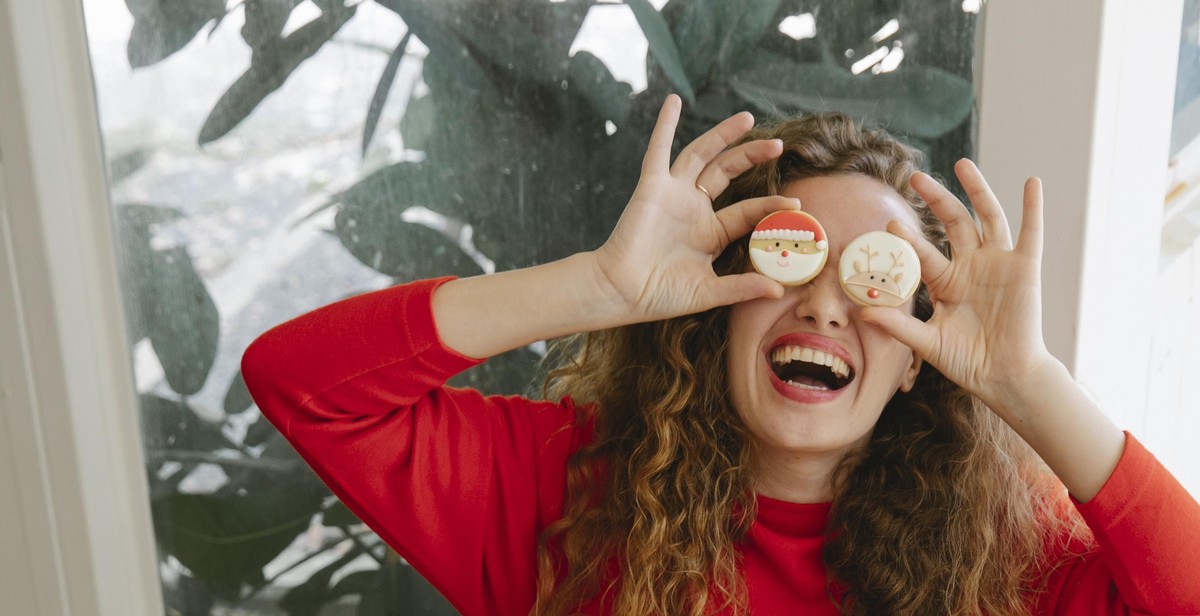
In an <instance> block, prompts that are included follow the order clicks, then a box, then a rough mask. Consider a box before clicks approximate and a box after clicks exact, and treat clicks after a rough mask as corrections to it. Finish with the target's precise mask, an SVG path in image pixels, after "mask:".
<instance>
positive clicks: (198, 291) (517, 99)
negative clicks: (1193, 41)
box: [84, 0, 980, 614]
mask: <svg viewBox="0 0 1200 616" xmlns="http://www.w3.org/2000/svg"><path fill="white" fill-rule="evenodd" d="M84 7H85V13H86V19H87V30H88V36H89V45H90V49H91V53H92V59H93V67H94V71H95V79H96V85H97V95H98V98H99V101H100V111H101V122H102V126H103V133H104V141H105V147H106V151H107V155H108V158H109V161H110V166H111V190H112V201H113V203H114V204H115V208H116V211H115V218H116V219H117V220H118V221H119V236H118V238H117V242H116V243H117V244H118V246H119V247H120V251H121V257H122V281H123V287H124V293H125V305H126V308H127V311H126V312H127V313H128V314H129V318H130V323H129V331H130V332H131V339H130V340H129V347H130V353H131V358H132V359H131V361H132V362H133V365H134V367H135V372H136V376H137V387H138V392H139V395H140V402H141V416H142V418H143V441H144V442H145V445H146V452H145V454H146V460H147V468H146V475H147V480H148V486H149V490H150V496H151V500H152V508H153V517H154V521H155V530H156V534H157V538H158V545H159V548H160V554H161V556H162V562H161V573H162V584H163V588H164V593H165V596H166V601H167V608H168V611H169V612H170V613H178V614H197V613H212V614H232V613H239V614H242V613H262V614H276V613H285V612H286V613H290V614H298V613H316V612H315V610H316V609H317V607H318V606H322V605H326V606H328V607H327V611H325V612H322V613H349V611H350V610H352V609H355V608H354V606H358V607H357V608H356V609H357V610H358V613H360V614H376V613H378V614H388V613H393V612H394V611H395V609H396V608H397V607H398V606H400V605H402V606H405V608H406V609H408V610H409V612H407V613H427V614H442V613H452V610H451V608H450V607H449V606H448V605H446V604H445V602H444V601H443V600H441V599H440V598H438V597H437V596H436V595H435V593H433V591H432V590H431V589H430V588H429V587H428V586H427V585H424V583H423V582H422V581H421V580H420V579H419V577H418V576H416V575H415V574H413V572H412V570H411V569H410V568H408V567H407V565H405V564H404V563H403V562H402V561H401V560H400V559H398V558H397V557H396V556H395V554H394V553H391V552H390V551H389V550H388V549H387V548H386V546H384V545H382V544H381V543H380V541H379V540H378V539H377V538H376V537H375V536H374V535H373V534H371V533H370V532H369V530H367V529H366V528H365V527H364V526H362V525H361V524H360V523H359V522H358V520H356V519H355V518H354V517H353V516H352V515H351V514H350V513H349V512H348V511H347V510H346V509H345V508H344V507H342V506H341V505H340V504H339V503H338V502H337V501H336V499H334V498H333V497H332V496H330V495H329V493H328V491H327V490H326V489H325V488H324V487H323V486H322V485H321V484H320V482H319V481H318V480H317V479H316V477H315V476H314V475H313V474H312V473H311V472H310V471H308V470H307V467H306V466H305V465H304V463H303V462H302V461H301V460H300V459H299V458H298V457H297V456H296V454H295V453H294V452H292V451H291V449H290V448H289V447H288V445H287V444H286V442H284V441H283V440H282V439H281V437H280V436H279V435H278V434H277V433H276V432H275V430H274V429H273V428H272V427H271V426H269V425H268V424H267V423H266V422H265V421H262V420H261V419H260V417H259V415H258V413H257V411H256V409H255V408H254V407H253V405H252V402H251V400H250V399H249V397H248V395H247V393H246V391H245V387H244V385H243V384H242V382H241V379H240V377H239V375H238V359H239V358H240V356H241V353H242V350H243V349H244V348H245V347H246V345H247V344H248V343H249V342H250V341H251V340H252V339H253V338H254V337H255V336H256V335H257V334H258V333H260V332H262V331H263V330H265V329H266V328H268V327H270V326H271V325H273V324H275V323H278V322H280V321H282V320H284V319H286V318H289V317H291V316H294V315H296V314H299V313H302V312H304V311H307V310H310V309H312V308H315V307H317V306H319V305H322V304H325V303H328V302H331V301H334V300H336V299H339V298H342V297H346V296H350V295H354V294H358V293H362V292H365V291H368V290H373V289H376V288H380V287H382V286H385V285H390V284H395V283H399V282H403V281H406V280H412V279H415V278H419V277H427V276H433V275H442V274H457V275H460V276H466V275H472V274H478V273H481V272H490V271H494V270H497V269H501V270H502V269H510V268H516V267H523V266H527V265H531V264H534V263H541V262H546V261H550V260H553V259H557V258H561V257H564V256H566V255H569V254H572V253H574V252H577V251H579V250H584V249H590V248H593V247H595V246H597V245H599V244H600V243H601V242H602V241H603V239H604V238H605V237H607V234H608V232H609V230H610V229H611V228H612V226H613V224H614V223H615V221H616V219H617V217H618V216H619V214H620V212H621V208H622V207H623V205H624V203H625V200H626V198H627V196H628V194H629V193H630V192H631V190H632V187H633V185H634V183H635V182H636V178H637V169H638V166H639V164H640V160H641V154H642V151H643V148H644V146H645V142H646V140H647V138H648V136H649V130H650V126H651V124H652V122H653V118H654V117H655V112H656V110H657V108H658V105H659V104H660V102H661V101H662V99H663V97H664V96H665V95H666V93H667V92H670V91H674V92H678V93H680V94H681V95H682V96H683V97H684V98H685V100H686V102H685V117H684V119H683V122H682V123H681V128H680V131H679V136H680V143H686V142H687V141H690V140H691V139H692V138H694V137H695V136H697V135H698V134H700V132H702V131H703V130H705V129H706V128H708V127H709V126H711V125H712V124H714V123H715V122H717V121H719V120H720V119H722V118H724V117H726V116H728V115H730V114H732V113H733V112H736V111H738V110H741V109H744V108H750V109H751V110H753V111H755V113H756V115H758V117H760V118H765V117H770V116H772V115H775V114H791V113H797V112H813V111H833V110H840V111H845V112H848V113H850V114H852V115H855V116H858V117H860V118H862V119H863V120H864V121H867V122H870V123H875V124H881V125H883V126H885V127H887V128H888V129H889V130H891V131H892V132H894V133H896V134H898V135H900V136H902V137H903V138H905V139H906V140H908V141H909V142H910V143H911V144H913V145H914V146H916V147H919V148H921V149H922V150H924V151H925V152H926V153H927V154H928V161H929V165H930V167H931V170H932V171H934V172H935V173H939V174H941V175H943V176H946V177H950V176H951V175H952V174H951V173H950V167H951V165H952V163H953V161H954V160H957V159H958V158H959V157H961V156H965V155H970V154H972V153H973V150H974V114H973V109H974V96H973V93H974V86H973V79H974V78H973V66H974V62H975V46H974V41H975V25H976V18H977V13H978V11H979V8H980V7H979V3H978V2H969V1H966V2H963V3H961V4H959V3H954V2H952V3H941V4H939V5H938V6H937V7H931V6H930V5H929V4H928V3H922V2H917V1H916V0H904V1H901V2H888V3H884V2H876V1H865V0H855V1H852V2H847V1H845V0H820V1H817V0H801V1H789V2H781V1H779V0H776V1H774V2H771V1H766V2H757V3H754V4H753V5H745V6H742V5H735V4H731V3H727V2H721V1H718V0H695V1H693V2H671V3H665V4H664V3H662V2H659V3H657V5H651V4H649V3H647V2H644V1H640V0H639V1H630V2H629V3H627V4H620V3H611V2H583V1H581V0H565V1H561V2H532V1H531V2H526V3H520V4H518V3H494V2H486V1H483V0H478V1H472V2H458V3H436V2H425V3H421V2H403V1H400V0H376V1H362V2H345V3H343V2H342V1H341V0H304V1H300V0H245V1H241V2H226V0H194V1H191V2H175V1H171V0H145V1H140V2H126V3H122V2H119V1H118V0H85V1H84ZM540 352H541V348H540V347H538V346H536V345H535V346H533V347H530V348H528V349H521V350H518V351H514V352H512V353H509V354H507V355H505V356H502V357H498V358H495V359H493V360H492V361H490V362H488V363H487V364H485V365H484V366H482V367H480V368H478V369H476V370H473V371H471V372H468V373H466V374H464V375H462V376H461V377H460V380H459V384H462V385H469V386H473V387H477V388H480V389H483V390H486V391H490V392H509V393H520V392H524V391H527V388H528V385H529V382H530V380H531V378H532V377H533V375H534V366H535V362H536V360H537V359H538V356H539V353H540ZM339 610H341V611H339ZM422 610H423V611H422Z"/></svg>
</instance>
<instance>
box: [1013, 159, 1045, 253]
mask: <svg viewBox="0 0 1200 616" xmlns="http://www.w3.org/2000/svg"><path fill="white" fill-rule="evenodd" d="M1042 216H1043V209H1042V181H1041V180H1040V179H1038V178H1029V179H1028V180H1025V199H1024V208H1023V209H1022V212H1021V232H1020V235H1018V236H1017V252H1020V253H1022V254H1025V255H1028V256H1030V257H1033V258H1035V259H1039V260H1040V259H1041V258H1042V242H1043V238H1044V237H1045V231H1044V230H1043V227H1042V224H1043V223H1042Z"/></svg>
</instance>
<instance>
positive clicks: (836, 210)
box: [781, 174, 920, 252]
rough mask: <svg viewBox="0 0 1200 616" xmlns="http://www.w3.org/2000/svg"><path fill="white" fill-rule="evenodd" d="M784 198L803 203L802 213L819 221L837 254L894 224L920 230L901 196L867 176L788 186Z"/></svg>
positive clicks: (829, 177) (831, 177) (815, 179)
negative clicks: (894, 221) (893, 222)
mask: <svg viewBox="0 0 1200 616" xmlns="http://www.w3.org/2000/svg"><path fill="white" fill-rule="evenodd" d="M781 194H782V195H783V196H785V197H795V198H798V199H800V209H801V210H803V211H805V212H808V213H809V214H812V215H813V216H814V217H815V218H816V219H817V220H818V221H820V223H821V226H822V227H824V229H825V233H826V235H828V236H829V243H830V245H831V248H833V249H834V251H835V252H840V250H841V247H842V246H845V245H846V244H847V243H848V242H849V241H850V240H852V239H854V238H856V237H858V236H859V235H862V234H863V233H866V232H867V231H884V230H886V227H887V223H888V221H891V220H899V221H901V222H903V223H904V224H906V225H908V226H910V227H913V228H916V229H920V224H919V223H918V220H917V214H916V212H914V211H913V210H912V208H911V207H910V206H909V205H908V203H907V202H905V201H904V198H903V197H901V196H900V194H899V193H897V192H896V191H895V190H893V189H892V187H890V186H888V185H886V184H884V183H883V182H880V181H879V180H877V179H875V178H872V177H868V176H865V175H857V174H846V175H824V176H818V177H811V178H804V179H802V180H796V181H795V182H792V183H791V184H788V185H787V186H786V187H785V188H784V189H783V191H782V192H781Z"/></svg>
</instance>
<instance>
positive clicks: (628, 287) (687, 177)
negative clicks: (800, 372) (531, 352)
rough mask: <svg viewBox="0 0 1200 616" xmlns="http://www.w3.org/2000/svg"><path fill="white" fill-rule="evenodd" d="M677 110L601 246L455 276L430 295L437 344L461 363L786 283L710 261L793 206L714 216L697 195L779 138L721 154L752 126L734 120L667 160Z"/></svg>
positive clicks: (661, 125) (741, 208)
mask: <svg viewBox="0 0 1200 616" xmlns="http://www.w3.org/2000/svg"><path fill="white" fill-rule="evenodd" d="M680 105H681V102H680V100H679V97H677V96H675V95H671V96H669V97H668V98H667V100H666V102H665V103H664V104H663V108H662V111H661V112H660V113H659V117H658V122H657V124H656V125H655V127H654V133H653V134H652V135H651V137H650V143H649V146H648V147H647V151H646V156H645V158H644V160H643V162H642V174H641V177H640V178H639V180H638V186H637V188H636V190H634V193H633V196H632V197H631V198H630V200H629V204H628V205H627V206H626V208H625V211H624V212H623V213H622V215H621V219H620V221H618V223H617V226H616V228H615V229H614V230H613V232H612V235H611V236H610V237H609V239H608V241H606V242H605V243H604V245H603V246H601V247H600V248H599V249H597V250H595V251H592V252H586V253H580V254H577V255H574V256H572V257H568V258H567V259H564V260H562V261H558V262H555V263H549V264H546V265H541V266H537V267H531V268H527V269H522V270H516V271H512V272H505V273H502V274H495V275H492V276H480V277H476V278H468V279H464V280H457V281H454V282H451V283H448V284H446V285H445V286H444V287H442V288H441V289H440V290H439V291H438V293H437V295H436V297H435V298H434V312H435V314H436V318H437V324H438V330H439V331H440V332H441V335H442V338H443V339H444V340H445V342H446V344H447V345H448V346H449V347H450V348H452V349H455V350H456V351H458V352H460V353H462V354H463V355H466V356H469V357H489V356H492V355H496V354H498V353H502V352H504V351H507V350H510V349H513V348H516V347H519V346H522V345H526V344H529V343H531V342H534V341H537V340H547V339H550V338H555V337H559V336H563V335H567V334H573V333H579V332H586V331H594V330H599V329H604V328H609V327H616V326H620V325H628V324H631V323H638V322H645V321H654V320H659V319H666V318H671V317H676V316H680V315H684V314H691V313H695V312H702V311H704V310H708V309H710V308H714V307H716V306H724V305H728V304H734V303H737V302H741V301H745V300H749V299H755V298H759V297H767V296H770V297H779V296H781V295H782V294H783V287H782V286H781V285H780V284H779V283H778V282H775V281H773V280H771V279H769V278H767V277H766V276H763V275H761V274H758V273H747V274H737V275H731V276H722V277H718V276H716V275H715V274H714V273H713V269H712V262H713V260H714V259H716V258H717V257H718V256H719V255H720V254H721V251H722V250H724V249H725V246H726V245H728V244H729V242H731V241H733V240H735V239H737V238H740V237H742V236H744V235H746V234H748V233H750V231H751V230H752V229H753V228H754V225H756V224H757V223H758V221H759V220H761V219H762V218H763V217H764V216H766V215H767V214H769V213H771V212H774V211H777V210H780V209H799V207H800V204H799V202H798V201H797V200H795V199H788V198H784V197H778V196H772V197H763V198H759V199H748V200H746V201H742V202H739V203H735V204H733V205H730V206H729V207H726V208H724V209H722V210H720V211H718V212H714V211H713V208H712V203H711V202H710V201H709V198H708V197H707V196H706V195H705V193H704V192H702V191H700V190H699V189H697V188H696V187H697V186H698V185H701V186H704V187H705V190H707V191H708V193H709V194H712V195H714V196H715V195H719V194H721V192H722V191H724V190H725V188H726V187H727V186H728V185H729V181H730V178H734V177H737V176H738V175H740V174H741V173H742V172H743V171H746V170H748V169H750V168H751V167H752V166H754V165H756V164H758V163H761V162H764V161H767V160H770V159H773V158H775V157H777V156H779V154H780V152H781V151H782V147H783V146H782V143H781V142H779V141H778V140H769V141H751V142H748V143H744V144H741V145H739V146H737V147H734V148H730V149H726V148H728V146H729V145H730V144H731V143H733V142H734V141H735V140H736V139H737V138H738V137H740V136H741V135H742V134H744V133H745V132H746V131H748V130H749V129H750V128H751V127H752V125H753V122H754V119H753V117H751V116H750V114H749V113H744V112H743V113H739V114H737V115H735V116H733V117H731V118H728V119H727V120H725V121H724V122H721V123H720V124H718V125H717V126H716V127H714V128H713V129H711V130H709V131H708V132H707V133H705V134H704V135H702V136H701V137H700V138H698V139H697V140H696V141H694V142H692V143H691V144H689V145H688V146H687V147H685V148H684V149H683V151H682V152H680V154H679V156H678V157H677V158H676V159H675V162H674V163H673V164H672V162H671V143H672V141H673V140H674V135H675V126H676V124H677V123H678V121H679V111H680Z"/></svg>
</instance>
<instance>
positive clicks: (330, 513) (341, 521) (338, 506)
mask: <svg viewBox="0 0 1200 616" xmlns="http://www.w3.org/2000/svg"><path fill="white" fill-rule="evenodd" d="M321 523H322V524H324V525H325V526H331V527H333V528H345V527H347V526H354V525H355V524H362V521H360V520H359V519H358V516H356V515H354V513H353V512H351V511H350V508H349V507H347V506H346V505H345V503H343V502H342V501H336V502H334V503H333V504H332V505H330V506H329V508H328V509H326V510H325V512H324V513H323V514H322V515H321Z"/></svg>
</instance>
